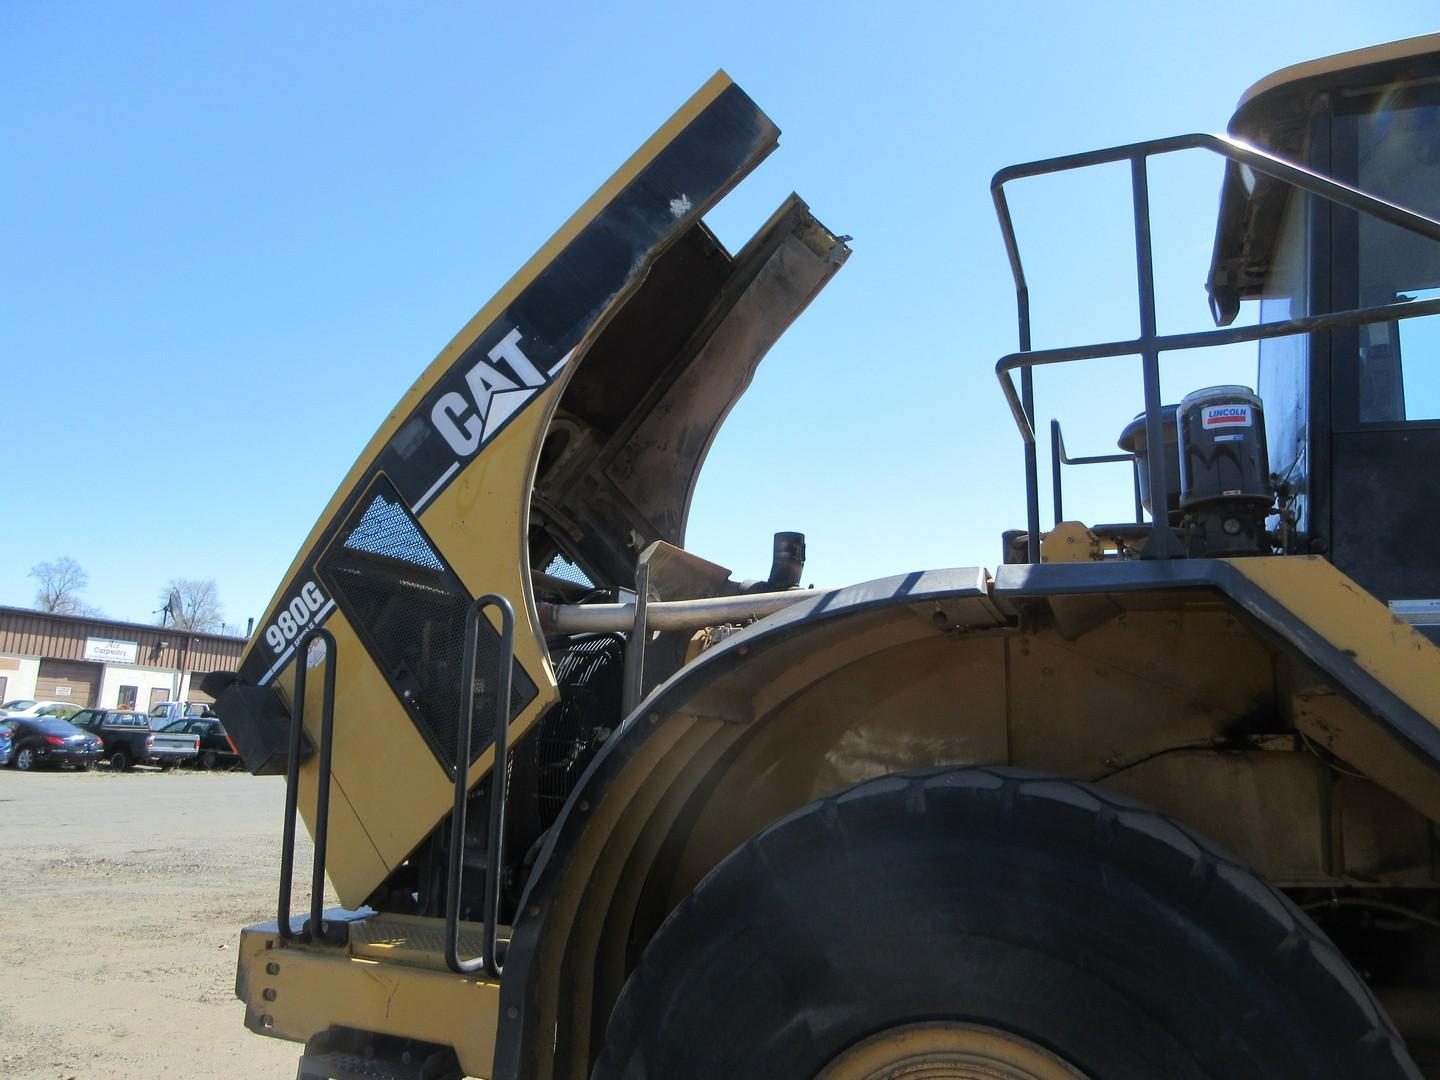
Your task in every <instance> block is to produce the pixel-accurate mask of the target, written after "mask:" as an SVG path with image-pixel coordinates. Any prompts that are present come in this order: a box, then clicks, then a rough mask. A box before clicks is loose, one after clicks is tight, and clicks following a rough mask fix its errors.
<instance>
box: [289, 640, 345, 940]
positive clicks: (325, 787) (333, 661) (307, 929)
mask: <svg viewBox="0 0 1440 1080" xmlns="http://www.w3.org/2000/svg"><path fill="white" fill-rule="evenodd" d="M316 640H319V641H323V642H324V643H325V686H324V692H323V693H322V695H321V699H320V761H319V766H318V775H317V776H316V778H315V857H314V862H313V865H312V867H311V870H310V919H309V921H308V922H306V923H305V925H304V928H303V930H302V932H301V933H302V936H303V937H304V939H306V940H309V939H312V938H313V939H314V940H318V941H324V940H325V917H324V912H325V851H326V845H327V842H328V840H329V834H330V760H331V751H332V750H333V749H334V743H335V668H336V665H337V663H338V661H339V659H340V658H339V655H338V654H337V651H336V647H335V635H334V634H332V633H330V631H329V630H326V629H325V628H324V627H322V626H316V627H313V628H312V629H310V630H308V631H306V632H305V633H304V634H302V635H300V637H299V639H298V640H296V642H295V700H294V704H293V706H292V708H291V712H290V746H289V753H288V755H287V757H286V759H285V831H284V835H283V837H282V839H281V841H280V844H281V846H280V896H279V900H278V902H277V906H276V911H277V916H276V928H277V930H278V932H279V934H280V937H281V938H282V939H284V940H286V941H288V940H290V939H291V938H293V937H295V933H294V931H293V930H292V929H291V927H290V878H291V877H292V875H293V874H294V872H295V812H296V808H297V804H298V802H299V797H300V738H301V732H302V731H303V729H304V726H305V680H306V672H307V671H308V670H309V668H310V657H309V650H310V643H311V642H312V641H316Z"/></svg>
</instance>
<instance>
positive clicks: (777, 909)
mask: <svg viewBox="0 0 1440 1080" xmlns="http://www.w3.org/2000/svg"><path fill="white" fill-rule="evenodd" d="M955 1029H969V1030H971V1031H982V1032H985V1033H989V1036H994V1037H996V1038H998V1039H999V1040H1000V1043H1001V1044H1005V1045H1009V1046H1010V1047H1011V1048H1012V1049H1014V1050H1015V1054H1016V1055H1017V1060H1019V1056H1023V1054H1022V1051H1023V1048H1025V1047H1032V1048H1037V1050H1038V1052H1041V1053H1044V1054H1050V1055H1053V1056H1054V1058H1055V1059H1056V1060H1057V1061H1058V1062H1059V1063H1060V1064H1059V1065H1058V1066H1057V1068H1059V1069H1070V1070H1073V1071H1074V1072H1075V1073H1078V1074H1080V1075H1082V1076H1085V1077H1089V1078H1092V1080H1130V1078H1135V1080H1141V1078H1146V1080H1148V1078H1152V1077H1166V1078H1170V1080H1220V1078H1222V1077H1223V1078H1224V1080H1233V1078H1237V1077H1257V1078H1258V1077H1267V1078H1269V1077H1305V1078H1307V1080H1322V1078H1334V1080H1341V1078H1345V1080H1352V1078H1354V1077H1359V1076H1364V1077H1366V1078H1367V1080H1397V1078H1402V1077H1403V1078H1410V1080H1413V1078H1418V1076H1419V1073H1418V1072H1417V1071H1416V1070H1415V1067H1414V1065H1413V1063H1412V1062H1411V1061H1410V1059H1409V1057H1408V1056H1407V1054H1406V1052H1405V1048H1404V1045H1403V1043H1402V1041H1401V1039H1400V1036H1399V1035H1398V1034H1397V1033H1396V1032H1395V1030H1394V1028H1393V1027H1392V1026H1391V1024H1390V1022H1389V1020H1388V1018H1387V1017H1386V1016H1385V1014H1384V1013H1383V1012H1382V1011H1381V1010H1380V1008H1379V1006H1378V1005H1377V1004H1376V1002H1375V999H1374V997H1373V996H1372V995H1371V993H1370V991H1369V990H1368V989H1367V988H1366V986H1365V985H1364V983H1363V982H1362V981H1361V980H1360V978H1359V976H1358V975H1356V973H1355V972H1354V971H1353V970H1352V969H1351V968H1350V967H1349V965H1348V964H1347V963H1346V962H1345V960H1344V959H1343V958H1342V957H1341V956H1340V954H1339V953H1338V952H1337V951H1336V949H1335V947H1334V946H1333V945H1332V944H1331V943H1330V942H1329V940H1328V939H1326V938H1325V937H1324V935H1323V934H1322V933H1321V932H1320V931H1319V930H1318V929H1317V928H1316V927H1315V926H1314V924H1313V923H1311V922H1310V921H1309V920H1308V919H1307V918H1306V917H1305V916H1304V915H1303V914H1301V912H1300V911H1299V910H1298V909H1297V908H1296V907H1295V906H1294V905H1293V904H1291V903H1290V902H1289V901H1288V900H1286V899H1285V898H1284V897H1283V896H1282V895H1281V894H1280V893H1278V892H1277V891H1276V890H1274V889H1272V888H1271V887H1270V886H1268V885H1266V884H1265V883H1264V882H1262V881H1261V880H1259V879H1258V878H1257V877H1256V876H1255V875H1254V874H1252V873H1251V872H1250V871H1249V870H1247V869H1246V868H1244V867H1243V866H1241V865H1240V864H1238V863H1237V862H1236V861H1235V860H1234V859H1233V858H1232V857H1231V856H1229V855H1227V854H1225V853H1223V852H1221V851H1219V850H1218V849H1216V848H1214V847H1213V846H1211V845H1210V844H1209V843H1208V842H1207V841H1205V840H1203V839H1201V838H1200V837H1198V836H1196V835H1195V834H1193V833H1191V832H1189V831H1188V830H1186V829H1185V828H1184V827H1183V826H1180V825H1178V824H1177V823H1176V822H1174V821H1172V820H1170V819H1168V818H1166V817H1164V816H1163V815H1161V814H1159V813H1157V812H1156V811H1154V810H1152V809H1150V808H1148V807H1145V806H1141V805H1139V804H1137V803H1134V802H1131V801H1129V800H1127V799H1123V798H1121V797H1119V796H1116V795H1114V794H1113V793H1111V792H1108V791H1105V790H1104V789H1101V788H1098V787H1095V786H1093V785H1090V784H1083V783H1077V782H1074V781H1069V780H1064V779H1059V778H1055V777H1046V776H1041V775H1039V774H1034V773H1028V772H1022V771H1020V770H1014V769H1003V768H963V769H957V768H947V769H940V770H932V771H928V772H922V773H913V774H904V775H898V776H890V777H884V778H881V779H878V780H874V781H870V782H867V783H864V784H860V785H858V786H857V787H855V788H852V789H850V790H849V791H846V792H843V793H841V794H839V795H835V796H832V797H830V798H828V799H825V800H823V801H821V802H817V803H813V804H811V805H810V806H808V807H805V808H804V809H802V810H800V811H797V812H796V813H795V814H792V815H791V816H790V817H788V818H785V819H783V820H782V821H780V822H777V823H776V824H775V825H773V826H771V827H770V828H769V829H767V830H765V831H764V832H763V833H761V834H760V835H759V836H757V837H756V838H754V839H753V840H751V841H749V842H748V843H747V844H745V845H744V846H743V847H741V848H740V849H739V850H737V851H736V852H734V853H733V854H732V855H731V856H730V857H729V858H727V859H726V860H725V861H724V862H723V863H721V864H720V866H719V867H717V868H716V869H715V871H714V872H712V873H711V874H710V875H709V877H707V878H706V879H705V880H704V881H703V882H702V883H701V884H700V886H699V887H698V888H697V889H696V890H695V892H694V893H693V894H692V895H691V896H690V897H688V898H687V899H686V900H685V901H684V902H683V903H681V904H680V906H679V907H678V908H676V909H675V911H674V912H673V913H672V914H671V915H670V917H669V918H668V919H667V920H666V922H665V924H664V925H663V926H662V927H661V928H660V930H659V932H658V933H657V934H656V936H655V938H654V940H653V941H652V942H651V943H650V945H649V947H648V948H647V949H646V951H645V954H644V957H643V959H642V961H641V964H640V966H639V968H637V969H636V971H635V972H634V973H633V974H632V976H631V978H630V980H629V981H628V982H627V984H626V986H625V989H624V991H623V992H622V994H621V996H620V999H619V1001H618V1002H617V1004H616V1006H615V1009H614V1011H613V1013H612V1014H611V1019H610V1025H609V1029H608V1031H607V1033H606V1044H605V1049H604V1052H603V1054H602V1056H601V1058H600V1060H599V1062H598V1063H597V1065H596V1068H595V1072H594V1076H595V1078H596V1080H660V1078H668V1077H680V1076H683V1077H686V1078H687V1080H711V1078H714V1080H720V1078H728V1077H735V1076H765V1077H767V1078H772V1077H773V1078H776V1080H789V1078H795V1080H800V1078H806V1080H808V1078H811V1077H815V1076H817V1074H822V1073H824V1072H825V1071H826V1070H827V1069H828V1070H832V1075H837V1076H838V1075H847V1076H848V1075H851V1074H852V1073H851V1072H846V1071H845V1070H846V1069H850V1068H851V1066H852V1065H853V1063H854V1062H855V1061H856V1060H859V1057H857V1054H860V1053H861V1051H862V1050H863V1052H864V1054H869V1053H870V1051H871V1050H872V1049H873V1047H874V1045H876V1040H877V1039H878V1040H879V1043H878V1045H879V1046H880V1047H881V1049H882V1055H881V1056H882V1057H883V1056H884V1052H888V1051H885V1049H884V1048H885V1047H887V1046H894V1047H902V1046H907V1045H912V1046H913V1042H914V1040H913V1039H911V1040H910V1042H908V1043H907V1042H906V1041H905V1040H907V1039H909V1038H910V1035H909V1033H910V1032H912V1031H915V1030H919V1031H921V1033H922V1043H921V1044H922V1046H929V1047H930V1049H929V1050H927V1051H925V1052H927V1053H931V1052H933V1053H941V1052H944V1053H951V1052H954V1053H960V1052H961V1050H956V1049H955V1048H953V1047H952V1048H951V1049H950V1050H946V1049H945V1044H944V1042H943V1039H944V1038H948V1037H950V1036H949V1035H945V1034H944V1033H945V1032H951V1033H952V1034H953V1031H954V1030H955ZM987 1037H988V1036H987ZM966 1038H968V1036H966ZM927 1039H928V1042H926V1041H925V1040H927ZM966 1045H968V1044H966ZM962 1049H963V1047H962ZM905 1052H909V1051H905ZM964 1052H967V1053H968V1052H969V1051H968V1050H965V1051H964ZM895 1054H898V1055H900V1056H896V1057H894V1060H893V1061H890V1060H889V1059H887V1061H886V1063H885V1064H884V1065H883V1066H880V1067H879V1071H876V1072H873V1074H872V1073H871V1072H866V1071H864V1070H861V1071H860V1072H858V1073H854V1075H859V1076H870V1075H874V1076H877V1077H878V1076H891V1075H898V1074H899V1072H903V1070H904V1068H908V1067H910V1066H909V1064H908V1063H910V1062H911V1061H912V1059H911V1058H909V1057H904V1056H903V1053H902V1051H901V1050H899V1049H897V1050H896V1051H895ZM1003 1056H1004V1055H1001V1057H1003ZM866 1060H869V1058H867V1059H866ZM926 1060H927V1061H929V1060H930V1059H928V1058H927V1059H926ZM945 1060H951V1059H945ZM954 1060H959V1059H958V1058H957V1059H954ZM965 1060H969V1059H968V1058H967V1059H965ZM986 1060H987V1061H988V1060H989V1059H988V1058H987V1059H986ZM996 1060H999V1058H997V1059H996ZM1017 1068H1018V1066H1017ZM897 1070H898V1071H897ZM926 1075H932V1074H929V1073H927V1074H926ZM933 1075H960V1076H967V1075H983V1076H1010V1075H1015V1076H1026V1075H1037V1074H1036V1073H1033V1072H1032V1073H1026V1072H1024V1071H1017V1072H1014V1073H1010V1072H1007V1071H1005V1069H1004V1068H1002V1067H1000V1066H993V1067H992V1071H990V1072H983V1071H982V1072H979V1073H971V1072H966V1071H963V1069H962V1070H961V1071H959V1072H958V1073H957V1072H943V1071H942V1072H939V1073H935V1074H933Z"/></svg>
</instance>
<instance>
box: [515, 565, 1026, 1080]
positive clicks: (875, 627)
mask: <svg viewBox="0 0 1440 1080" xmlns="http://www.w3.org/2000/svg"><path fill="white" fill-rule="evenodd" d="M1010 621H1011V619H1010V616H1009V614H1008V613H1007V612H1006V610H1005V609H1003V608H1002V607H1001V606H997V605H996V604H995V602H994V601H993V600H992V599H991V597H990V590H989V579H988V575H987V573H986V572H985V571H984V570H983V569H979V568H975V567H971V568H965V569H953V570H932V571H926V572H917V573H912V574H907V575H903V576H897V577H890V578H883V579H880V580H877V581H872V582H867V583H864V584H860V585H854V586H850V587H848V588H844V589H839V590H837V591H835V592H832V593H827V594H826V595H823V596H820V597H816V598H814V599H812V600H808V601H803V602H801V603H797V604H795V605H794V606H792V607H789V608H786V609H785V610H783V611H780V612H777V613H776V614H774V615H771V616H769V617H767V618H765V619H761V620H760V621H758V622H756V623H754V624H753V625H752V626H751V627H749V628H748V629H747V630H745V631H744V632H742V633H740V634H737V635H735V636H734V637H732V638H729V639H727V640H726V641H725V642H723V643H722V644H720V645H718V646H716V647H715V648H713V649H710V650H709V651H707V652H706V653H704V654H702V656H701V657H700V658H699V659H698V660H696V661H695V662H694V663H692V664H690V665H688V666H687V667H685V668H683V669H681V670H680V671H679V672H677V673H676V674H675V675H673V676H672V677H671V678H670V679H669V680H668V681H666V682H665V683H663V684H662V685H660V686H659V687H657V688H656V689H655V690H654V691H653V692H652V693H651V694H650V695H649V696H648V697H647V698H646V699H645V700H644V701H643V702H642V703H641V704H640V706H639V707H638V708H637V709H636V710H635V711H634V713H632V714H631V715H630V716H629V717H627V718H626V720H625V722H624V724H623V725H622V726H621V728H620V729H619V730H618V731H617V733H616V734H615V735H614V736H613V737H612V738H611V739H610V741H609V742H608V743H607V744H606V746H605V747H604V749H603V750H602V752H601V753H600V754H599V755H597V757H596V759H595V761H594V762H593V763H592V764H591V767H590V768H589V769H588V770H587V772H586V774H585V776H584V777H583V778H582V779H581V782H580V783H579V784H578V785H577V787H576V790H575V791H574V792H573V793H572V794H571V797H570V800H569V802H568V804H567V806H566V808H565V810H564V811H563V813H562V814H561V816H560V818H559V819H558V820H557V822H556V824H555V827H554V828H553V830H552V831H551V835H550V837H549V838H548V840H547V842H546V844H545V846H544V848H543V849H542V851H541V854H540V856H539V858H538V860H537V864H536V869H535V872H534V873H533V874H532V876H531V879H530V883H529V885H528V886H527V888H526V891H525V894H524V895H523V896H522V898H521V901H520V904H519V909H518V910H519V913H520V914H519V916H518V917H517V919H516V926H515V928H514V931H513V936H512V939H511V943H510V948H509V950H508V952H507V954H506V960H505V975H504V978H503V979H502V980H501V1010H500V1016H501V1020H500V1024H501V1029H500V1033H499V1039H498V1043H497V1048H496V1061H495V1075H496V1076H497V1077H498V1076H503V1077H520V1076H525V1077H542V1076H570V1075H584V1074H585V1072H586V1071H587V1069H588V1060H589V1055H590V1049H591V1043H592V1042H594V1041H597V1040H598V1039H599V1037H600V1036H601V1035H602V1034H603V1023H604V1014H605V1013H608V1009H609V1003H610V1002H611V1001H613V998H614V995H615V993H618V991H619V985H620V983H622V982H623V979H624V976H625V973H626V970H627V964H626V959H627V958H626V956H625V955H624V950H623V942H624V939H625V937H626V934H625V933H623V932H621V933H618V934H617V933H615V932H614V931H615V930H616V928H617V927H619V926H622V925H623V926H627V927H628V925H629V921H630V920H632V919H634V918H636V917H637V916H636V910H635V909H636V905H637V904H638V903H640V902H641V901H642V897H641V895H640V893H641V886H642V885H644V884H645V883H646V881H647V880H650V879H651V878H652V876H653V875H655V874H658V873H662V872H663V873H667V874H673V875H675V876H676V879H677V880H676V883H675V884H674V885H673V886H670V887H668V888H667V889H666V890H665V891H666V892H667V893H670V892H674V891H677V890H683V891H684V892H688V891H689V887H691V886H693V884H694V882H693V881H691V882H688V884H685V883H682V879H688V877H690V876H692V875H694V874H695V873H697V872H698V873H703V872H704V871H705V870H708V869H709V866H702V864H704V863H705V862H707V861H709V859H710V858H711V856H710V855H709V854H704V855H702V854H701V853H699V852H696V851H688V852H684V853H683V854H685V855H686V858H685V859H684V865H680V864H678V863H677V862H676V859H677V857H678V856H679V855H681V854H682V852H681V850H680V849H681V848H683V847H685V845H683V844H680V843H678V840H679V833H677V832H674V831H672V830H662V829H658V828H656V829H648V830H647V829H646V825H647V824H648V823H651V822H654V823H657V824H658V823H659V822H661V821H668V822H672V823H676V824H677V825H679V827H680V828H681V829H682V831H683V825H684V823H685V822H686V821H690V820H691V819H692V818H693V815H694V814H696V813H698V811H699V809H700V807H701V806H702V805H703V804H704V802H705V800H706V797H707V796H708V794H709V793H710V790H711V787H712V786H713V783H714V780H715V775H716V774H715V766H716V765H717V764H718V763H719V762H721V761H722V760H723V759H724V758H725V757H726V756H727V755H729V754H733V753H735V752H736V750H737V749H738V747H739V746H740V745H741V744H742V743H743V742H744V739H745V737H746V735H747V734H748V733H749V732H750V731H751V730H752V729H753V728H755V727H757V726H763V725H756V723H755V722H756V721H757V720H758V719H759V718H761V717H763V716H764V715H765V713H766V712H767V711H768V710H770V709H772V708H774V707H775V706H776V705H777V704H779V703H781V702H783V701H784V700H785V699H786V698H788V697H790V696H792V695H794V694H796V693H797V692H799V691H800V690H801V689H802V688H804V687H805V686H807V685H809V684H811V683H814V682H815V681H816V680H818V679H821V678H823V677H824V676H825V675H827V674H828V673H830V672H833V671H835V670H836V669H838V668H840V667H843V666H845V665H846V664H849V663H852V662H854V661H857V660H860V659H863V658H865V657H871V656H875V655H876V654H877V651H883V650H884V649H886V648H892V647H903V646H905V645H906V644H908V643H914V642H919V641H934V640H939V639H941V638H942V636H943V635H945V634H953V633H957V632H961V631H972V632H974V631H978V632H983V631H994V630H1000V629H1002V628H1004V627H1006V626H1007V625H1009V623H1010ZM692 823H693V822H692ZM741 839H743V838H741ZM727 853H728V849H727V850H726V851H720V852H719V853H718V857H723V856H724V855H725V854H727ZM718 857H716V861H718ZM711 865H713V863H712V864H711ZM697 880H698V879H697ZM642 917H644V916H642ZM650 917H663V912H659V911H655V912H652V913H651V915H650ZM617 942H618V943H619V944H620V945H621V946H622V947H621V948H620V949H618V950H617V949H616V944H617ZM602 945H603V946H605V947H606V953H605V955H604V956H603V957H600V958H599V961H598V963H597V970H596V972H595V973H593V974H586V975H581V974H580V973H579V972H577V970H576V968H577V965H579V966H584V965H585V964H586V962H587V958H588V959H590V960H592V961H593V960H594V959H595V958H596V956H597V952H598V951H599V950H600V949H601V947H602ZM561 986H563V987H565V993H564V997H563V1000H564V1006H565V1008H564V1011H565V1015H564V1016H563V1017H561V1016H558V1015H557V1008H558V1007H559V1005H560V1002H561V1000H562V996H561V995H560V993H559V992H558V988H559V987H561ZM592 1003H599V1005H600V1012H601V1015H600V1016H598V1017H596V1018H592V1017H591V1016H590V1015H589V1014H590V1010H591V1006H592ZM597 1025H598V1030H597ZM551 1032H553V1033H554V1040H553V1042H552V1039H551V1035H550V1033H551Z"/></svg>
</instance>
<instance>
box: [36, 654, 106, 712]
mask: <svg viewBox="0 0 1440 1080" xmlns="http://www.w3.org/2000/svg"><path fill="white" fill-rule="evenodd" d="M99 689H100V665H99V664H88V663H86V662H85V661H83V660H41V661H40V677H39V678H38V679H36V680H35V696H36V697H37V698H39V699H40V700H41V701H68V702H69V703H70V704H72V705H79V706H80V707H81V708H88V707H89V706H91V705H94V704H95V692H96V691H97V690H99Z"/></svg>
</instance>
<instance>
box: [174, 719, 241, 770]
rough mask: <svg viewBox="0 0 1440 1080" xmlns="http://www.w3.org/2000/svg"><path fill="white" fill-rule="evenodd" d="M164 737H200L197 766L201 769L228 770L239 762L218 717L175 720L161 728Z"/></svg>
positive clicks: (233, 745)
mask: <svg viewBox="0 0 1440 1080" xmlns="http://www.w3.org/2000/svg"><path fill="white" fill-rule="evenodd" d="M161 733H162V734H165V735H171V734H176V735H183V734H190V735H198V736H199V737H200V758H199V765H200V767H201V768H202V769H218V768H220V767H222V766H224V767H226V768H228V767H229V766H231V765H234V764H235V763H236V762H238V761H239V760H240V755H239V754H238V753H236V751H235V744H234V743H232V742H231V741H230V736H229V735H227V734H226V733H225V727H224V725H223V724H221V723H220V720H219V718H218V717H213V716H211V717H206V716H191V717H187V718H185V719H183V720H176V721H175V722H174V723H173V724H167V725H166V726H165V727H163V728H161Z"/></svg>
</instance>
